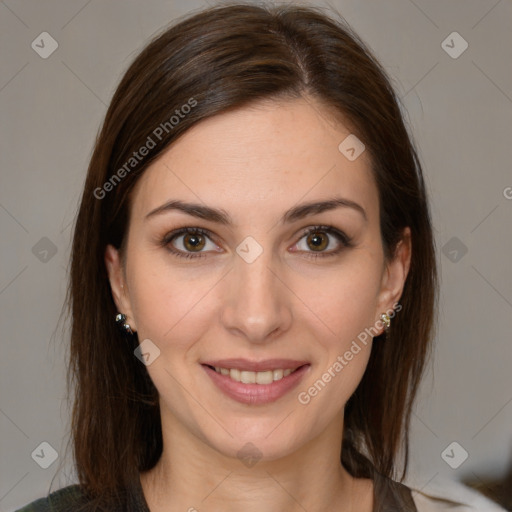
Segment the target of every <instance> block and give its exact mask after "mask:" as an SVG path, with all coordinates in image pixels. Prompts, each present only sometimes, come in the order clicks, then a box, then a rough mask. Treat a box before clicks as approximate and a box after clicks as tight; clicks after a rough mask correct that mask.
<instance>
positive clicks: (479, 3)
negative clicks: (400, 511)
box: [0, 0, 512, 511]
mask: <svg viewBox="0 0 512 512" xmlns="http://www.w3.org/2000/svg"><path fill="white" fill-rule="evenodd" d="M316 3H317V4H319V5H324V6H325V5H327V4H326V3H321V2H316ZM206 5H207V3H206V2H199V1H190V2H185V1H163V0H149V1H144V2H143V1H142V0H139V1H136V0H130V1H125V2H123V3H121V2H119V1H118V2H114V1H99V0H89V1H87V0H67V1H64V0H50V1H44V2H43V1H41V0H5V1H2V2H0V38H1V39H0V40H1V44H0V59H1V69H2V73H1V78H0V114H1V116H2V125H1V142H0V144H1V146H0V158H1V167H0V169H1V171H0V172H1V188H0V228H1V238H0V244H1V249H0V255H1V256H0V257H1V269H0V319H1V326H2V330H1V332H2V357H1V358H0V365H1V377H0V386H1V388H0V389H1V393H0V443H1V445H0V446H1V457H0V510H2V511H7V510H12V509H14V508H16V507H19V506H21V505H23V504H25V503H27V502H28V501H30V500H33V499H35V498H38V497H40V496H42V495H44V494H46V492H47V491H48V488H49V485H50V482H51V481H52V479H54V477H55V479H54V481H53V486H52V490H53V488H57V487H59V486H60V485H65V484H67V483H72V482H73V481H74V475H73V470H72V465H71V464H70V461H69V460H67V461H66V460H64V448H65V444H66V441H67V439H66V432H67V428H68V426H69V419H68V418H69V410H68V404H67V402H66V400H65V387H64V384H65V380H64V375H65V374H64V372H65V358H66V355H67V353H66V350H67V349H66V343H67V333H66V331H65V330H62V329H57V326H58V320H59V315H60V312H61V307H62V303H63V300H64V293H65V288H66V279H67V271H66V269H67V264H68V258H69V246H70V236H71V228H72V221H73V218H74V213H75V210H76V208H77V203H78V199H79V195H80V191H81V186H82V184H83V180H84V177H85V171H86V167H87V163H88V159H89V158H90V156H91V151H92V145H93V141H94V138H95V136H96V133H97V131H98V129H99V126H100V123H101V122H102V119H103V116H104V114H105V111H106V105H107V104H108V102H109V100H110V98H111V95H112V94H113V91H114V88H115V86H116V84H117V83H118V81H119V79H120V77H121V74H122V72H123V71H124V70H125V69H126V68H127V66H128V64H129V63H130V62H131V60H132V59H133V58H134V56H135V55H136V54H137V52H138V51H139V50H140V49H141V48H142V47H143V46H144V44H145V43H146V42H147V40H148V38H149V37H151V36H152V34H153V33H154V32H155V31H157V30H159V29H160V28H162V27H163V26H164V25H166V24H167V23H170V22H172V21H173V20H174V19H175V18H177V17H178V16H181V15H183V14H185V13H187V12H189V11H190V10H192V9H197V8H200V7H202V6H206ZM331 5H333V6H334V7H335V8H336V9H337V10H338V11H339V12H340V13H341V14H342V15H343V16H344V17H345V18H346V19H347V21H348V22H349V23H350V24H351V25H352V26H353V27H354V29H355V30H356V31H357V32H358V33H359V34H360V35H361V37H362V38H363V40H365V41H366V42H367V43H368V44H369V45H370V47H371V48H372V49H373V50H374V51H375V53H376V54H377V56H378V57H379V58H380V59H381V61H382V63H383V64H384V66H385V67H386V69H387V70H388V72H389V73H390V74H391V76H392V78H393V80H394V84H395V87H396V88H397V90H398V91H399V94H400V96H401V97H402V99H403V103H404V106H405V108H406V109H407V111H408V119H409V123H410V126H411V130H412V132H413V134H414V137H415V139H416V141H417V144H418V146H419V152H420V156H421V158H422V161H423V164H424V169H425V175H426V180H427V183H428V187H429V189H430V193H431V201H432V209H433V217H434V225H435V236H436V241H437V245H438V261H439V265H440V272H441V278H442V289H441V300H440V312H439V313H440V314H439V333H438V336H437V339H436V355H435V359H434V363H433V365H432V368H431V370H430V373H429V374H428V376H427V378H426V379H425V381H424V383H423V386H422V389H421V393H420V397H419V401H418V403H417V407H416V410H415V414H414V417H413V426H412V437H411V441H412V445H411V476H410V478H409V481H410V482H411V484H412V483H413V484H414V485H417V486H419V487H422V488H424V489H426V490H428V489H429V487H430V486H432V485H434V483H435V482H436V481H438V480H440V479H441V480H442V479H443V478H452V479H455V480H459V481H462V480H468V479H470V480H478V479H481V480H483V479H486V478H503V477H504V475H505V474H506V472H507V471H508V469H509V467H510V466H511V465H512V434H511V431H512V429H511V425H512V385H511V384H512V372H511V371H510V367H511V360H512V358H511V356H512V346H511V343H510V341H511V338H510V323H509V322H510V318H511V316H512V272H511V264H510V261H511V254H512V236H511V232H512V230H511V220H512V188H510V187H512V173H511V168H510V151H509V148H510V144H511V137H510V136H511V129H510V126H511V124H510V123H511V121H512V72H511V70H512V66H511V65H510V63H511V62H512V44H511V39H512V36H511V34H512V3H511V1H510V0H501V1H498V0H492V1H491V0H489V1H484V0H450V1H445V0H435V1H427V0H414V1H413V0H392V1H386V2H383V1H382V0H371V1H370V0H365V1H361V0H339V1H336V2H334V1H333V2H332V3H331ZM45 31H46V32H48V33H49V34H50V35H51V36H52V37H53V38H54V39H55V40H56V41H57V42H58V49H57V50H56V51H55V52H54V53H53V54H52V55H50V56H49V57H48V58H46V59H43V58H42V57H40V56H39V54H38V53H36V51H35V50H34V49H32V47H31V43H32V41H34V40H35V41H36V43H37V42H38V41H39V42H40V38H38V36H39V35H40V34H41V33H42V32H45ZM454 31H456V32H458V33H459V34H460V35H461V36H462V37H463V38H464V40H465V41H467V43H468V45H469V46H468V48H467V49H466V51H464V52H463V53H462V54H461V55H460V56H458V57H457V58H453V56H450V55H449V54H448V53H447V51H445V49H444V47H445V48H446V45H449V46H452V47H453V48H451V49H450V48H447V49H448V50H449V51H451V52H452V54H453V52H458V51H460V50H461V49H462V48H463V46H462V43H463V42H462V40H459V39H457V38H455V39H453V37H452V39H453V42H452V39H450V38H448V40H447V42H446V43H444V45H443V46H442V42H443V41H444V40H445V39H446V38H447V37H448V36H449V35H450V34H451V33H452V32H454ZM39 44H40V46H41V43H39ZM45 48H46V49H48V48H49V46H48V40H46V44H45ZM454 237H455V238H454ZM41 239H42V240H41ZM464 248H465V249H464ZM55 250H56V251H57V252H56V253H55V254H53V252H55ZM464 250H467V253H465V254H464ZM413 342H414V340H411V343H413ZM453 441H456V442H458V443H459V444H460V445H461V446H462V447H463V449H465V450H466V451H467V452H468V454H469V457H468V459H467V460H466V461H465V462H464V463H463V464H461V465H460V466H459V467H458V468H457V469H452V468H451V467H450V466H449V465H448V464H447V463H446V462H445V460H443V457H442V455H441V454H442V453H443V451H444V450H445V448H446V447H447V446H448V445H450V443H452V442H453ZM42 442H47V443H49V444H50V445H51V446H52V447H53V448H54V449H55V450H56V451H57V452H58V454H59V457H58V459H57V460H56V461H55V462H54V463H53V464H52V465H51V466H49V467H48V468H47V469H43V468H41V467H40V466H39V464H40V463H42V462H44V461H43V459H44V458H45V457H49V453H50V451H49V450H48V449H47V447H45V445H43V447H42V449H43V452H44V454H45V455H44V457H43V456H41V455H40V457H39V458H38V457H37V456H36V455H37V453H39V454H41V453H42V452H41V447H40V444H41V443H42ZM34 450H36V452H35V454H36V455H34V457H32V455H31V454H32V453H33V452H34ZM449 453H450V455H451V456H452V457H451V458H452V460H454V459H457V458H459V457H460V456H461V454H463V452H462V451H461V448H459V447H456V448H455V450H454V452H453V455H452V452H450V451H449ZM36 460H37V461H38V462H39V464H38V463H36ZM59 463H61V464H63V465H64V467H63V468H62V470H61V471H60V472H58V474H57V469H58V466H59Z"/></svg>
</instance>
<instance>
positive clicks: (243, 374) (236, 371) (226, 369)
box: [201, 360, 311, 405]
mask: <svg viewBox="0 0 512 512" xmlns="http://www.w3.org/2000/svg"><path fill="white" fill-rule="evenodd" d="M211 363H212V362H208V363H202V364H201V366H202V367H203V368H204V370H205V371H206V373H207V374H208V376H209V377H210V379H211V380H212V381H213V383H214V384H215V385H216V387H217V388H218V389H219V390H220V391H221V392H222V393H223V394H224V395H226V396H228V397H229V398H232V399H233V400H236V401H237V402H241V403H244V404H250V405H257V404H265V403H269V402H274V401H276V400H278V399H279V398H281V397H282V396H284V395H285V394H287V393H288V392H289V391H291V390H292V389H293V388H294V387H296V386H297V385H298V383H299V382H300V381H301V380H302V379H303V377H304V376H305V375H306V374H307V373H308V371H309V369H310V367H311V365H310V363H307V362H304V361H290V360H286V361H285V360H273V361H267V362H266V363H265V362H261V363H254V362H253V363H251V362H248V361H243V360H230V361H228V360H224V361H222V363H221V362H220V361H215V362H214V364H211Z"/></svg>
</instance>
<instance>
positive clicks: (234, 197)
mask: <svg viewBox="0 0 512 512" xmlns="http://www.w3.org/2000/svg"><path fill="white" fill-rule="evenodd" d="M328 114H329V112H328V111H327V110H325V109H324V107H322V106H321V105H320V104H318V103H316V102H315V101H314V100H313V99H311V98H309V99H307V100H305V99H300V100H289V101H285V102H279V103H277V102H275V103H273V102H266V103H261V104H258V105H256V106H254V107H251V108H244V109H241V110H238V111H235V112H230V113H226V114H222V115H218V116H216V117H214V118H210V119H208V120H205V121H203V122H201V123H200V124H198V125H196V126H195V127H193V128H192V129H190V130H189V131H187V132H186V133H185V135H184V136H182V137H181V138H180V139H179V140H178V141H177V142H176V143H175V144H174V145H173V146H172V147H171V148H170V149H169V150H168V151H167V152H166V153H164V154H163V155H162V156H161V157H160V158H159V159H158V160H157V161H156V162H154V163H153V164H152V165H151V166H150V167H149V168H148V169H147V171H146V172H145V173H144V175H143V176H142V177H141V178H140V180H139V181H138V183H137V185H136V187H135V189H134V193H133V196H132V204H131V213H130V222H129V229H128V235H127V236H128V238H127V245H126V251H125V253H124V254H123V258H121V255H120V254H119V253H118V251H116V250H115V249H114V248H113V247H111V246H109V247H108V248H107V252H106V264H107V268H108V271H109V276H110V282H111V285H112V291H113V295H114V298H115V301H116V304H117V307H118V309H119V311H120V312H123V313H125V314H126V315H127V317H128V319H127V322H128V323H129V324H130V325H131V327H132V329H133V330H136V331H137V332H138V337H139V342H141V343H142V342H143V341H144V340H150V341H149V342H148V341H144V343H145V344H146V348H148V347H149V352H150V354H153V355H152V356H150V357H151V358H153V357H154V355H155V354H156V353H158V350H159V355H158V356H157V357H156V358H155V359H154V360H153V361H152V362H151V364H150V365H149V366H147V370H148V372H149V375H150V377H151V379H152V380H153V382H154V384H155V386H156V388H157V389H158V392H159V396H160V405H161V414H162V422H163V428H164V432H165V431H166V429H170V430H172V432H175V433H176V432H179V431H182V432H186V433H188V435H192V436H194V438H195V439H197V440H199V441H200V442H202V443H204V444H205V445H207V446H208V447H210V448H212V449H213V450H215V452H217V453H219V454H222V455H223V456H228V457H237V454H239V450H241V449H242V448H243V447H244V446H249V445H246V443H252V445H251V446H255V447H256V448H257V450H258V452H259V454H260V455H259V456H263V457H265V458H267V459H268V460H272V459H274V458H277V457H281V456H284V455H287V454H290V453H293V452H294V451H297V450H299V449H300V448H301V447H302V446H304V445H306V443H308V442H310V441H311V440H313V439H315V438H318V436H321V435H322V433H325V432H330V431H336V432H339V435H340V436H341V431H340V428H341V427H342V425H343V409H344V405H345V403H346V402H347V400H348V399H349V398H350V396H351V395H352V393H353V392H354V391H355V389H356V387H357V385H358V384H359V382H360V380H361V378H362V376H363V373H364V371H365V369H366V365H367V362H368V358H369V356H370V351H371V346H372V335H373V336H374V335H377V334H379V333H380V332H382V330H383V324H382V322H381V321H380V320H379V319H380V315H381V313H383V312H386V311H387V312H388V314H389V313H391V312H392V308H393V305H394V304H395V303H396V302H397V301H398V299H399V297H400V295H401V292H402V289H403V285H404V282H405V278H406V275H407V271H408V266H409V259H410V246H409V244H408V238H407V235H408V231H406V233H405V234H406V238H405V239H404V240H405V242H404V243H402V244H400V245H399V250H398V251H397V257H396V258H395V259H394V260H393V261H385V260H384V253H383V247H382V242H381V233H380V227H379V200H378V191H377V188H376V185H375V182H374V179H373V177H372V174H371V171H370V160H369V158H368V155H367V152H363V153H362V154H361V155H360V156H359V157H357V158H356V159H355V160H354V159H348V158H347V157H346V156H345V154H346V153H345V154H343V153H342V152H341V151H340V150H339V149H338V146H339V145H340V143H341V142H342V141H343V140H344V139H345V138H346V137H347V136H348V135H349V134H350V130H349V129H348V128H347V127H345V126H344V125H343V124H340V123H339V122H335V121H334V120H332V119H331V118H330V117H329V115H328ZM349 154H350V153H349ZM191 205H196V206H191ZM365 329H366V331H365ZM363 340H364V341H363ZM214 367H217V370H215V369H214ZM220 368H222V369H220ZM296 368H298V369H296ZM228 370H229V371H228ZM255 370H259V371H258V372H255ZM283 370H288V371H283ZM291 370H295V371H293V372H292V373H290V371H291ZM288 374H289V375H288ZM240 379H241V380H242V382H238V381H237V380H240ZM277 425H279V428H276V426H277ZM164 436H165V434H164ZM238 456H240V455H238Z"/></svg>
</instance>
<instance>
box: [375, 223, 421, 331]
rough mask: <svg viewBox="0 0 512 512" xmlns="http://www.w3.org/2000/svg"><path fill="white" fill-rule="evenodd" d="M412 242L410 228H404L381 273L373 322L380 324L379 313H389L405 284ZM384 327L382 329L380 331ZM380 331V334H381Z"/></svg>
mask: <svg viewBox="0 0 512 512" xmlns="http://www.w3.org/2000/svg"><path fill="white" fill-rule="evenodd" d="M411 255H412V243H411V230H410V228H409V227H406V228H404V231H403V234H402V239H401V240H400V242H398V244H397V247H396V250H395V254H394V256H393V259H392V260H391V261H389V262H388V263H387V264H386V266H385V268H384V272H383V274H382V281H381V289H380V292H379V297H378V303H377V311H376V316H377V318H376V319H375V323H376V324H377V325H381V324H382V320H380V315H381V314H382V313H387V314H388V315H389V314H390V311H393V309H394V308H393V306H394V305H395V304H396V303H397V302H398V301H399V300H400V297H401V296H402V292H403V289H404V286H405V280H406V278H407V274H408V273H409V268H410V265H411ZM383 331H384V329H382V332H383ZM382 332H381V334H382Z"/></svg>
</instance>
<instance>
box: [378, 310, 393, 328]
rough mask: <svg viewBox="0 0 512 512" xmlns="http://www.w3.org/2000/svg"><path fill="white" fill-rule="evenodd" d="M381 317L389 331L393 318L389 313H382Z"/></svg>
mask: <svg viewBox="0 0 512 512" xmlns="http://www.w3.org/2000/svg"><path fill="white" fill-rule="evenodd" d="M380 319H381V320H382V321H383V322H384V324H385V326H386V327H384V331H388V330H389V326H390V325H391V318H390V316H389V315H388V314H386V313H382V315H380Z"/></svg>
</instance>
